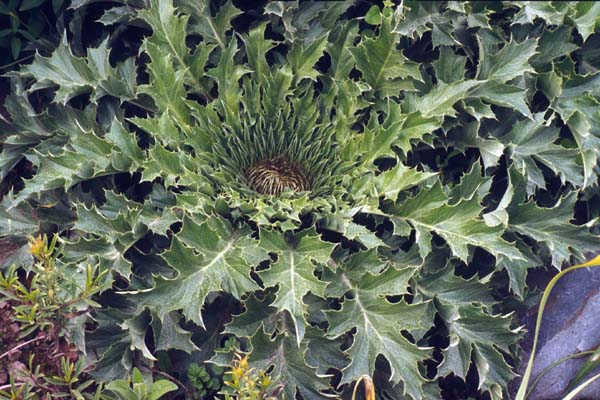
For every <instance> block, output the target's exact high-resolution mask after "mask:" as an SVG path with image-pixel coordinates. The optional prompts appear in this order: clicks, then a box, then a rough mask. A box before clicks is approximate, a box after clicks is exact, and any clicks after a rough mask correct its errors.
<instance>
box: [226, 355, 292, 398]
mask: <svg viewBox="0 0 600 400" xmlns="http://www.w3.org/2000/svg"><path fill="white" fill-rule="evenodd" d="M225 374H226V375H229V377H228V378H227V379H225V381H224V383H225V385H226V386H227V389H226V390H224V391H223V395H224V396H225V400H276V399H278V398H280V397H278V396H279V394H280V393H281V392H282V390H283V384H276V383H275V380H274V379H273V378H272V377H271V376H270V374H268V373H267V372H265V371H257V370H256V369H254V368H250V366H249V364H248V355H241V354H239V353H236V354H235V358H234V360H233V365H232V366H231V368H230V369H229V371H227V372H226V373H225ZM281 399H285V395H284V394H281Z"/></svg>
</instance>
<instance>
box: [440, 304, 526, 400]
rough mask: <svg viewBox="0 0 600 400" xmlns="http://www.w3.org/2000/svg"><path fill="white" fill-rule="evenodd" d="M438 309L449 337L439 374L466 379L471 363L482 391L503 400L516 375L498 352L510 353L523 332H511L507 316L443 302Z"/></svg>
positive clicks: (466, 305)
mask: <svg viewBox="0 0 600 400" xmlns="http://www.w3.org/2000/svg"><path fill="white" fill-rule="evenodd" d="M437 307H438V311H439V313H440V316H441V318H442V319H443V321H444V322H445V323H446V326H447V328H448V332H449V336H450V345H449V346H448V347H447V348H446V349H445V350H444V361H443V363H442V364H441V366H440V374H442V375H447V374H450V373H454V374H455V375H457V376H460V377H461V378H463V379H465V378H466V375H467V371H468V370H469V367H470V365H471V360H472V361H473V363H474V364H475V365H476V366H477V371H478V373H479V387H480V388H482V389H484V390H486V391H489V392H490V394H491V396H492V398H493V399H496V400H500V399H502V398H503V395H502V393H503V390H506V386H507V384H508V382H509V381H510V380H511V379H512V378H513V377H514V376H515V374H514V373H513V372H512V371H511V368H510V366H509V365H508V364H507V363H506V361H505V360H504V357H503V355H502V353H500V351H498V349H500V350H502V351H504V352H509V348H508V346H510V345H513V344H514V343H516V342H517V340H518V339H519V338H520V336H521V334H520V329H511V328H510V322H511V320H510V317H509V316H508V315H489V314H487V313H486V312H484V311H483V310H482V309H481V307H479V306H475V305H472V304H464V305H453V304H452V303H443V302H440V303H438V305H437Z"/></svg>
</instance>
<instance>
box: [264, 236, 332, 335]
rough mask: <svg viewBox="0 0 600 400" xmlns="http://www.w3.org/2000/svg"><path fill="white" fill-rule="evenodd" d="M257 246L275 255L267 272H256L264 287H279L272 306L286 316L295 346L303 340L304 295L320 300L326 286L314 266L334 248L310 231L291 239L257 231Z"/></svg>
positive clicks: (327, 256)
mask: <svg viewBox="0 0 600 400" xmlns="http://www.w3.org/2000/svg"><path fill="white" fill-rule="evenodd" d="M259 246H260V248H261V249H262V250H264V251H266V252H270V253H274V254H276V255H277V261H276V262H275V263H273V264H271V266H270V268H269V269H267V270H264V271H261V272H259V276H260V277H261V279H262V280H263V282H264V283H265V286H275V285H277V286H279V290H278V291H277V297H276V299H275V301H274V302H273V304H272V305H273V306H275V307H277V308H278V309H279V310H286V311H288V312H289V313H290V315H291V317H292V320H293V322H294V327H295V330H296V334H295V336H296V338H297V339H298V343H299V342H300V341H301V340H302V338H303V337H304V331H305V329H306V328H305V326H306V317H305V314H306V305H305V304H304V302H303V297H304V296H305V295H306V294H307V293H309V292H310V293H312V294H315V295H317V296H323V291H324V289H325V286H326V283H325V282H322V281H321V280H319V279H318V278H317V277H316V276H315V264H313V262H316V263H325V262H327V261H328V260H329V256H330V255H331V252H332V251H333V247H334V245H333V244H332V243H327V242H324V241H322V240H321V239H320V238H319V236H318V235H317V234H316V232H315V231H314V230H306V231H303V232H301V233H300V234H297V235H294V236H293V237H286V236H285V235H284V234H282V233H280V232H277V231H269V230H261V231H260V243H259Z"/></svg>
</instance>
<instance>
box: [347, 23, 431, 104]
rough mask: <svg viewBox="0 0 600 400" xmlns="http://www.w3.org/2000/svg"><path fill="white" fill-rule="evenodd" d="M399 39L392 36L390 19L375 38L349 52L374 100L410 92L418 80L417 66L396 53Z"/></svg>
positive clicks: (383, 24)
mask: <svg viewBox="0 0 600 400" xmlns="http://www.w3.org/2000/svg"><path fill="white" fill-rule="evenodd" d="M397 43H398V35H396V34H395V33H393V32H392V28H391V17H386V16H384V17H383V20H382V23H381V26H380V27H379V35H378V36H377V37H376V38H368V39H365V40H363V41H362V42H361V43H360V44H359V45H358V46H357V47H351V48H350V52H351V53H352V56H353V57H354V60H355V61H356V67H357V68H358V69H359V70H360V72H361V73H362V75H363V79H364V80H365V82H366V83H368V84H369V86H370V87H371V90H372V91H373V92H374V95H375V96H379V95H381V97H383V98H385V97H387V96H393V95H398V94H399V92H400V90H413V87H414V86H413V79H414V80H421V75H420V73H419V68H418V65H417V64H416V63H414V62H412V61H408V60H407V59H406V57H404V56H403V55H402V52H400V51H398V50H396V45H397Z"/></svg>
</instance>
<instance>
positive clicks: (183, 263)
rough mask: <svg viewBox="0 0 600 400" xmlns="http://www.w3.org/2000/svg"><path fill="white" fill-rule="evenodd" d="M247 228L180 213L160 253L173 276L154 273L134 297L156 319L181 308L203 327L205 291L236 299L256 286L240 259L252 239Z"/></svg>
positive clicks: (224, 221)
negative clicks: (224, 293)
mask: <svg viewBox="0 0 600 400" xmlns="http://www.w3.org/2000/svg"><path fill="white" fill-rule="evenodd" d="M248 231H249V230H248V227H247V226H242V227H241V228H239V229H233V227H231V225H230V224H229V223H228V222H227V221H226V220H224V219H222V218H220V217H216V216H209V217H206V219H205V220H203V221H201V222H196V221H194V220H193V219H192V218H190V217H185V218H184V220H183V228H182V229H181V232H179V233H178V234H177V235H176V236H175V237H174V238H173V242H172V244H171V247H170V249H169V250H168V251H166V252H165V253H164V254H163V255H162V258H164V260H165V261H166V262H167V263H168V264H169V265H170V266H171V267H172V268H173V269H174V271H175V276H173V277H163V276H158V277H156V284H155V286H154V287H153V288H151V289H150V290H148V291H143V292H138V293H136V294H135V295H134V297H135V298H136V299H137V301H139V304H142V305H146V306H149V307H152V309H153V310H155V312H156V313H157V314H158V316H159V318H161V320H162V319H163V318H164V316H165V314H167V313H169V312H171V311H176V310H180V309H181V310H183V315H185V317H186V318H187V319H189V320H192V321H194V322H195V323H196V324H198V325H200V326H204V323H203V318H202V312H201V310H202V306H203V304H204V301H205V299H206V296H208V294H209V293H211V292H216V291H219V290H225V291H227V293H230V294H231V295H232V296H234V297H236V298H238V299H239V298H240V297H241V296H242V295H243V294H244V293H246V292H249V291H252V290H254V289H257V288H258V285H257V284H256V283H255V282H254V281H253V280H252V279H251V278H250V271H251V268H252V266H251V265H249V264H248V263H247V262H246V260H245V258H244V249H245V248H246V247H248V246H252V244H253V242H254V240H252V239H249V238H248V236H247V235H248V233H249V232H248Z"/></svg>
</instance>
